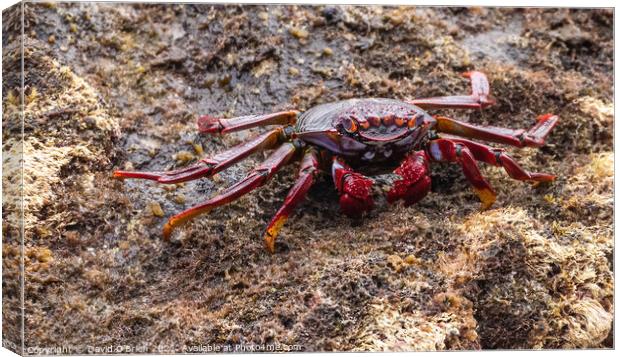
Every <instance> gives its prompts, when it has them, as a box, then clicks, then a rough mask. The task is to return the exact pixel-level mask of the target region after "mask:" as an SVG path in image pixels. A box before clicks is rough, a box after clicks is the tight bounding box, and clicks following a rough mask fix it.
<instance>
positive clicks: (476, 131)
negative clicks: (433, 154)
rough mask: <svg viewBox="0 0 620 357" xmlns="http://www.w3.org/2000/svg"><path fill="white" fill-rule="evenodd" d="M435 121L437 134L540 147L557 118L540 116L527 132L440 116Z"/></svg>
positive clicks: (550, 115) (546, 115)
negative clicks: (479, 124)
mask: <svg viewBox="0 0 620 357" xmlns="http://www.w3.org/2000/svg"><path fill="white" fill-rule="evenodd" d="M435 119H436V120H437V131H439V132H443V133H447V134H454V135H458V136H464V137H468V138H472V139H480V140H486V141H491V142H495V143H500V144H508V145H512V146H516V147H526V146H529V147H540V146H543V145H544V144H545V138H546V137H547V135H549V132H551V129H553V127H554V126H555V125H556V124H557V122H558V119H559V118H558V116H557V115H553V114H545V115H541V116H539V117H538V121H537V123H536V125H534V126H533V127H532V128H531V129H529V130H525V129H517V130H515V129H506V128H498V127H492V126H486V127H485V126H478V125H474V124H469V123H465V122H462V121H458V120H454V119H450V118H447V117H441V116H437V117H435Z"/></svg>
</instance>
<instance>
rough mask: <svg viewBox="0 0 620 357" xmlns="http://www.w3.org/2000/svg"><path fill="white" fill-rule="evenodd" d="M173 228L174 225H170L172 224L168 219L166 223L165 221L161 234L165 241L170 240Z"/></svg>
mask: <svg viewBox="0 0 620 357" xmlns="http://www.w3.org/2000/svg"><path fill="white" fill-rule="evenodd" d="M173 229H174V227H173V226H172V224H171V223H170V221H168V223H166V225H164V229H163V232H162V233H163V236H164V240H165V241H166V242H169V241H170V236H171V235H172V230H173Z"/></svg>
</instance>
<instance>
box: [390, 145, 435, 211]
mask: <svg viewBox="0 0 620 357" xmlns="http://www.w3.org/2000/svg"><path fill="white" fill-rule="evenodd" d="M394 173H395V174H397V175H398V176H400V177H401V178H402V179H400V180H397V181H395V182H394V184H393V186H392V188H391V189H390V191H388V193H387V201H388V202H389V203H394V202H396V201H397V200H403V201H404V204H405V206H409V205H412V204H414V203H416V202H418V201H420V200H421V199H422V198H424V196H426V195H427V194H428V192H429V191H430V189H431V178H430V176H429V174H430V170H429V167H428V157H427V155H426V152H424V151H417V152H414V153H411V154H409V155H407V157H406V158H405V159H404V160H403V162H402V163H401V164H400V166H399V167H398V168H397V169H396V170H394Z"/></svg>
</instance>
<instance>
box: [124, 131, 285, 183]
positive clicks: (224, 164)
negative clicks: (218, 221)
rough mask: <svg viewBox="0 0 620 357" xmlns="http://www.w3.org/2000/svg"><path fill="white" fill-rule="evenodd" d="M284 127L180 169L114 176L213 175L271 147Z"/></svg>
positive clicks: (179, 178) (175, 178) (167, 179)
mask: <svg viewBox="0 0 620 357" xmlns="http://www.w3.org/2000/svg"><path fill="white" fill-rule="evenodd" d="M284 136H285V135H284V129H283V128H277V129H274V130H271V131H268V132H266V133H263V134H260V135H258V136H256V137H255V138H253V139H251V140H249V141H246V142H243V143H241V144H239V145H237V146H234V147H232V148H230V149H228V150H226V151H224V152H221V153H219V154H217V155H215V156H214V157H212V158H206V159H202V160H200V161H198V162H197V163H196V164H194V165H191V166H189V167H184V168H182V169H178V170H173V171H166V172H134V171H115V172H114V177H115V178H120V179H124V178H138V179H146V180H154V181H157V182H159V183H178V182H184V181H189V180H195V179H197V178H200V177H203V176H209V177H210V176H213V175H215V174H216V173H218V172H220V171H222V170H224V169H226V168H228V167H229V166H231V165H233V164H235V163H236V162H239V161H241V160H243V159H244V158H246V157H248V156H249V155H251V154H252V153H254V152H256V151H258V150H267V149H271V148H273V147H274V146H275V145H276V144H278V143H279V142H281V141H282V140H283V139H284Z"/></svg>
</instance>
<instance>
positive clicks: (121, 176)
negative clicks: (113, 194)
mask: <svg viewBox="0 0 620 357" xmlns="http://www.w3.org/2000/svg"><path fill="white" fill-rule="evenodd" d="M112 178H114V179H116V180H121V181H122V180H124V179H125V175H124V171H120V170H116V171H114V172H113V173H112Z"/></svg>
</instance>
